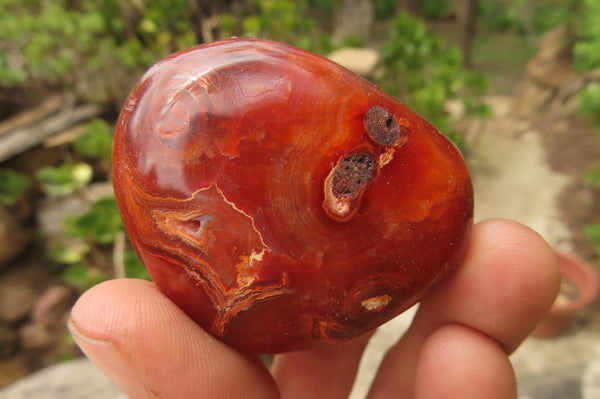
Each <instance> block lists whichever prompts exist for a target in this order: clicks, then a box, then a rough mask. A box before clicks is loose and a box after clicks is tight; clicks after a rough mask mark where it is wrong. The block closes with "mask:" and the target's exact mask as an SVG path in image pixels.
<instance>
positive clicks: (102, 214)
mask: <svg viewBox="0 0 600 399" xmlns="http://www.w3.org/2000/svg"><path fill="white" fill-rule="evenodd" d="M65 228H66V231H67V234H69V235H70V236H71V237H80V238H84V239H86V240H88V241H89V242H93V243H97V244H110V243H112V242H114V240H115V237H116V235H117V234H118V233H121V232H123V230H124V229H123V223H122V222H121V216H120V214H119V209H118V207H117V202H116V201H115V199H114V198H105V199H101V200H99V201H97V202H95V203H94V204H93V205H92V207H91V208H90V210H89V211H87V212H86V213H84V214H83V215H81V216H76V217H69V218H67V219H65Z"/></svg>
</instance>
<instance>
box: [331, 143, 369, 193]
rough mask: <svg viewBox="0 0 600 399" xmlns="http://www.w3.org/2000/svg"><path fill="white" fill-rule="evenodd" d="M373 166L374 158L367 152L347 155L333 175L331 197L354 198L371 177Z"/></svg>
mask: <svg viewBox="0 0 600 399" xmlns="http://www.w3.org/2000/svg"><path fill="white" fill-rule="evenodd" d="M375 166H376V162H375V158H374V157H373V155H371V154H370V153H368V152H358V153H354V154H350V155H348V156H347V157H346V158H344V159H343V160H342V162H341V163H340V165H339V166H338V168H337V169H336V171H335V172H334V174H333V179H332V183H333V184H332V193H333V195H334V196H335V197H336V198H341V197H355V196H356V195H357V194H358V192H360V190H362V188H363V187H365V186H366V185H367V184H368V183H369V181H370V180H371V178H372V177H373V174H374V173H375Z"/></svg>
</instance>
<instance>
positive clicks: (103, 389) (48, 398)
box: [0, 358, 127, 399]
mask: <svg viewBox="0 0 600 399" xmlns="http://www.w3.org/2000/svg"><path fill="white" fill-rule="evenodd" d="M31 398H36V399H64V398H68V399H125V398H127V396H126V395H125V394H123V393H122V392H121V391H120V390H119V388H117V387H116V386H115V385H114V384H113V383H112V382H111V381H110V380H109V379H108V378H107V377H106V376H105V375H104V374H102V372H101V371H100V370H98V369H97V368H96V366H94V364H93V363H92V362H90V361H89V360H87V359H86V358H79V359H76V360H71V361H69V362H66V363H60V364H57V365H55V366H51V367H47V368H45V369H43V370H40V371H38V372H37V373H34V374H32V375H30V376H28V377H26V378H23V379H21V380H18V381H16V382H14V383H13V384H11V385H9V386H8V387H6V388H4V389H0V399H31Z"/></svg>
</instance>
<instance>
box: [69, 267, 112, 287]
mask: <svg viewBox="0 0 600 399" xmlns="http://www.w3.org/2000/svg"><path fill="white" fill-rule="evenodd" d="M108 278H109V276H108V274H107V273H106V272H104V271H103V270H101V269H98V268H94V267H89V266H84V265H82V264H75V265H70V266H67V267H65V269H64V270H63V272H62V279H63V280H64V281H66V282H67V283H69V284H71V285H74V286H75V287H77V288H79V289H80V290H82V291H84V290H87V289H88V288H90V287H92V286H94V285H96V284H99V283H101V282H103V281H106V280H108Z"/></svg>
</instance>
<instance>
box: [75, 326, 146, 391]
mask: <svg viewBox="0 0 600 399" xmlns="http://www.w3.org/2000/svg"><path fill="white" fill-rule="evenodd" d="M67 326H68V328H69V331H70V332H71V335H72V336H73V338H74V339H75V342H77V345H79V347H80V348H81V350H82V351H83V352H84V353H85V354H86V356H87V357H88V358H89V359H90V360H91V361H93V362H94V363H95V364H96V366H98V367H99V368H100V369H101V370H102V371H103V372H104V374H106V376H107V377H108V378H110V379H111V380H112V381H113V382H114V383H115V384H117V385H118V386H119V387H120V388H121V389H122V390H123V391H124V392H125V393H126V394H127V395H128V396H129V397H130V398H146V397H148V396H149V395H148V391H147V389H146V388H145V387H144V384H143V383H142V380H141V379H140V377H139V375H138V374H137V372H136V370H135V368H134V367H133V366H132V365H131V363H130V361H128V360H127V354H126V353H123V351H122V350H121V349H120V348H119V347H118V346H117V345H116V344H115V343H114V342H112V341H109V340H103V339H97V338H91V337H89V336H87V335H84V334H82V333H81V331H80V330H79V329H78V328H77V326H76V325H75V323H74V322H73V320H72V319H69V321H68V322H67Z"/></svg>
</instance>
